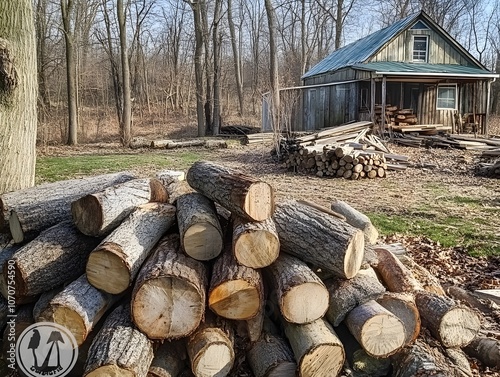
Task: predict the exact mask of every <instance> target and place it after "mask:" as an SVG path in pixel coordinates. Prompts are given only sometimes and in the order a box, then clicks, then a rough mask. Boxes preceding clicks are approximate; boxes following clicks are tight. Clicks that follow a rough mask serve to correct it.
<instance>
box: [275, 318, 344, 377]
mask: <svg viewBox="0 0 500 377" xmlns="http://www.w3.org/2000/svg"><path fill="white" fill-rule="evenodd" d="M283 324H284V326H285V334H286V336H287V338H288V340H289V341H290V345H291V346H292V349H293V353H294V354H295V359H296V360H297V363H298V370H299V375H300V376H302V377H313V376H314V377H334V376H338V375H339V374H340V372H341V370H342V367H343V365H344V361H345V352H344V347H343V345H342V343H341V342H340V340H339V338H338V337H337V334H335V331H333V329H332V327H331V326H330V325H329V324H328V322H326V321H325V320H323V319H318V320H317V321H314V322H312V323H309V324H305V325H296V324H292V323H288V322H284V323H283Z"/></svg>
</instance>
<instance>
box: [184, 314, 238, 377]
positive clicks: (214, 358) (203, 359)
mask: <svg viewBox="0 0 500 377" xmlns="http://www.w3.org/2000/svg"><path fill="white" fill-rule="evenodd" d="M187 352H188V355H189V359H190V361H191V370H192V372H193V374H194V375H195V376H196V377H210V376H214V377H215V376H217V377H225V376H227V375H228V374H229V372H230V371H231V368H232V367H233V364H234V334H233V329H232V328H231V326H230V324H229V323H228V322H226V321H225V320H224V319H222V318H217V317H216V316H215V315H213V314H210V313H209V312H207V316H206V318H205V322H204V323H202V324H201V325H200V327H199V328H198V329H197V330H196V332H195V333H194V334H193V335H191V337H190V338H189V340H188V343H187Z"/></svg>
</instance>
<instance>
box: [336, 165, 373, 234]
mask: <svg viewBox="0 0 500 377" xmlns="http://www.w3.org/2000/svg"><path fill="white" fill-rule="evenodd" d="M382 170H383V169H382ZM331 208H332V210H333V211H335V212H337V213H340V214H341V215H343V216H345V218H346V221H347V222H348V223H349V224H351V225H352V226H354V227H356V228H358V229H361V230H362V231H363V233H364V234H365V240H366V242H367V243H369V244H374V243H375V242H377V239H378V231H377V229H376V228H375V227H374V226H373V224H372V222H371V220H370V219H369V218H368V216H366V215H365V214H364V213H361V212H359V211H358V210H357V209H355V208H353V207H352V206H351V205H349V204H348V203H346V202H344V201H341V200H336V201H334V202H333V203H332V204H331Z"/></svg>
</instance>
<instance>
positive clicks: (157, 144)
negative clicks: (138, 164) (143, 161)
mask: <svg viewBox="0 0 500 377" xmlns="http://www.w3.org/2000/svg"><path fill="white" fill-rule="evenodd" d="M173 142H174V141H173V140H165V139H164V140H153V141H152V142H151V144H150V147H151V148H153V149H165V148H166V147H167V145H168V144H169V143H173Z"/></svg>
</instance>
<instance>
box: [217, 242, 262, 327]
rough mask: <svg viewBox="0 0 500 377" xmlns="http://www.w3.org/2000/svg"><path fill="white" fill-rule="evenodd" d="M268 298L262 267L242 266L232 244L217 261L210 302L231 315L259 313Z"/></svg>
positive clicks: (243, 316) (243, 317)
mask: <svg viewBox="0 0 500 377" xmlns="http://www.w3.org/2000/svg"><path fill="white" fill-rule="evenodd" d="M263 300H264V285H263V283H262V276H261V274H260V272H259V271H257V270H254V269H252V268H249V267H245V266H241V265H239V264H238V263H237V262H236V259H234V256H233V254H232V253H231V250H230V248H229V247H226V250H225V251H224V253H223V254H222V255H221V256H220V257H219V258H218V259H217V260H216V261H215V263H214V266H213V269H212V279H211V281H210V289H209V293H208V306H209V307H210V309H211V310H212V311H213V312H214V313H217V314H218V315H219V316H221V317H224V318H227V319H235V320H247V319H250V318H253V317H255V316H256V315H257V314H258V312H259V310H260V308H261V307H262V302H263Z"/></svg>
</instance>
